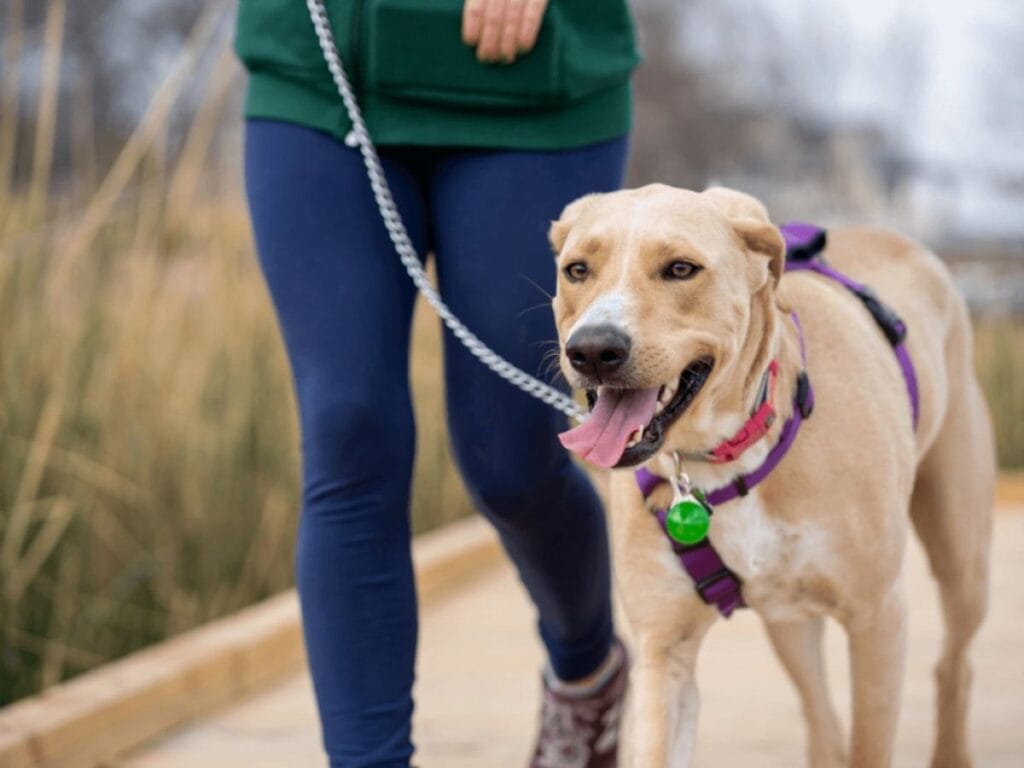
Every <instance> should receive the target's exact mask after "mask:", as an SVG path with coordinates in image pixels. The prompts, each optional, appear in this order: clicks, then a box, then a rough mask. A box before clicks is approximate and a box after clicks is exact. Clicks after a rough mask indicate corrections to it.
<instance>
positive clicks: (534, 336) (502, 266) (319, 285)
mask: <svg viewBox="0 0 1024 768" xmlns="http://www.w3.org/2000/svg"><path fill="white" fill-rule="evenodd" d="M626 143H627V142H626V139H625V138H621V139H617V140H614V141H610V142H605V143H601V144H596V145H592V146H588V147H584V148H581V149H574V150H564V151H549V152H532V151H531V152H524V151H492V150H453V149H445V150H438V149H427V148H413V147H404V148H387V149H384V150H383V152H382V154H383V158H384V166H385V169H386V173H387V176H388V180H389V182H390V184H391V188H392V190H393V192H394V195H395V199H396V201H397V203H398V207H399V210H400V212H401V214H402V217H403V219H404V220H405V223H406V226H407V227H408V229H409V233H410V236H411V237H412V240H413V243H414V245H415V246H416V248H417V250H418V251H419V252H420V253H421V254H425V253H427V252H431V253H433V254H435V257H436V259H437V273H438V280H439V283H440V287H441V292H442V294H443V295H444V297H445V298H446V300H447V301H448V303H449V305H450V306H451V307H452V309H454V311H455V312H456V314H457V315H458V316H459V317H460V318H462V320H463V321H465V322H466V323H467V324H468V325H469V327H470V328H472V329H473V331H474V332H476V333H477V334H478V335H479V336H480V337H481V338H482V339H483V340H484V341H485V342H487V343H488V344H489V345H491V347H492V348H493V349H495V350H496V351H497V352H498V353H499V354H501V355H503V356H505V357H506V358H507V359H509V360H511V361H512V362H513V363H515V364H516V365H518V366H519V367H521V368H523V369H524V370H526V371H528V372H531V373H539V372H540V371H541V369H542V368H543V362H544V361H543V356H544V353H545V351H547V350H550V349H551V342H552V341H553V340H554V339H555V329H554V323H553V320H552V315H551V310H550V307H548V306H547V300H546V298H545V296H544V294H543V293H541V290H543V291H545V292H548V293H553V291H554V281H555V267H554V261H553V258H552V255H551V251H550V248H549V246H548V243H547V236H546V235H547V228H548V225H549V223H550V222H551V220H552V219H555V218H557V217H558V215H559V213H560V212H561V210H562V208H563V206H565V204H566V203H568V202H570V201H571V200H573V199H575V198H576V197H579V196H580V195H583V194H585V193H588V192H595V191H607V190H612V189H616V188H618V186H619V185H620V183H621V180H622V173H623V166H624V161H625V155H626ZM245 167H246V186H247V191H248V196H249V205H250V210H251V214H252V221H253V228H254V230H255V234H256V243H257V247H258V250H259V256H260V261H261V264H262V267H263V271H264V274H265V276H266V280H267V283H268V285H269V287H270V292H271V295H272V297H273V301H274V305H275V307H276V310H277V315H278V319H279V321H280V326H281V329H282V333H283V336H284V341H285V346H286V347H287V350H288V355H289V359H290V361H291V366H292V373H293V376H294V383H295V389H296V393H297V396H298V403H299V412H300V423H301V433H302V453H303V493H302V517H301V523H300V527H299V539H298V550H297V555H296V558H297V581H298V589H299V596H300V599H301V604H302V617H303V623H304V627H305V638H306V647H307V652H308V655H309V663H310V667H311V669H312V674H313V682H314V687H315V689H316V695H317V703H318V706H319V711H320V718H321V724H322V728H323V737H324V744H325V747H326V750H327V753H328V755H329V757H330V761H331V766H333V767H334V768H341V767H342V766H344V768H366V767H368V766H388V767H390V766H402V767H403V768H404V767H405V766H408V765H409V759H410V756H411V754H412V743H411V739H410V718H411V715H412V708H413V703H412V695H411V689H412V682H413V667H414V661H415V652H416V633H417V624H416V593H415V589H414V584H413V571H412V564H411V560H410V531H409V485H410V478H411V474H412V463H413V453H414V444H415V435H414V429H415V425H414V422H413V412H412V405H411V400H410V393H409V381H408V379H409V376H408V357H409V332H410V328H409V326H410V318H411V313H412V306H413V299H414V298H415V293H414V288H413V286H412V283H411V282H410V281H409V278H408V277H407V276H406V274H405V272H404V271H403V269H402V266H401V264H400V263H399V261H398V257H397V255H396V254H395V252H394V249H393V248H392V246H391V243H390V241H389V240H388V237H387V234H386V232H385V230H384V226H383V224H382V222H381V219H380V216H379V214H378V212H377V207H376V205H375V203H374V201H373V198H372V196H371V193H370V190H369V186H368V183H367V180H366V175H365V173H364V171H363V165H362V160H361V158H360V156H359V153H358V152H357V151H356V150H354V149H351V148H349V147H346V146H345V145H344V144H342V143H340V142H338V141H336V140H334V139H332V138H331V137H329V136H327V135H325V134H322V133H319V132H317V131H314V130H310V129H307V128H304V127H301V126H297V125H291V124H288V123H282V122H275V121H268V120H250V121H249V122H248V123H247V125H246V147H245ZM538 288H539V289H541V290H538ZM538 305H540V306H538ZM444 343H445V349H444V360H445V363H444V364H445V383H446V388H447V404H448V427H449V431H450V435H451V440H452V445H453V449H454V454H455V457H456V460H457V462H458V466H459V469H460V470H461V472H462V475H463V477H464V478H465V481H466V485H467V486H468V488H469V490H470V493H471V495H472V497H473V500H474V502H475V503H476V505H477V506H478V508H479V509H480V511H481V512H483V514H484V515H486V516H487V518H488V519H489V520H490V521H491V522H492V523H493V524H494V526H495V527H496V529H497V531H498V533H499V534H500V537H501V540H502V542H503V544H504V546H505V548H506V550H507V551H508V553H509V555H510V556H511V558H512V559H513V561H514V562H515V564H516V567H517V568H518V571H519V575H520V577H521V578H522V581H523V583H524V584H525V585H526V588H527V590H528V592H529V594H530V596H531V597H532V599H533V601H534V603H535V604H536V606H537V610H538V613H539V626H540V633H541V637H542V639H543V642H544V645H545V647H546V648H547V651H548V654H549V657H550V660H551V664H552V666H553V668H554V670H555V672H556V673H557V674H558V675H559V677H561V678H562V679H566V680H572V679H576V678H580V677H583V676H586V675H587V674H589V673H590V672H591V671H593V670H594V669H596V668H597V666H599V664H600V663H601V661H602V660H603V659H604V658H605V656H606V654H607V653H608V650H609V646H610V643H611V640H612V619H611V607H610V600H609V572H608V571H609V569H608V545H607V537H606V533H605V526H604V518H603V514H602V510H601V505H600V502H599V500H598V498H597V496H596V495H595V493H594V490H593V488H592V487H591V485H590V483H589V482H588V480H587V478H586V476H585V475H584V474H583V473H582V472H581V471H580V470H579V469H578V468H576V467H575V466H574V465H573V464H572V463H571V462H570V460H569V457H568V455H567V454H566V453H565V451H564V450H563V449H562V448H561V446H560V445H559V444H558V441H557V440H556V439H555V435H556V433H557V432H559V431H561V430H562V429H564V428H565V419H564V417H562V416H560V415H559V414H558V413H556V412H555V411H554V410H553V409H551V408H550V407H549V406H546V405H544V404H542V403H540V402H539V401H537V400H534V399H532V398H531V397H529V396H528V395H525V394H523V393H522V392H520V391H518V390H517V389H515V388H513V387H512V386H511V385H509V384H507V383H506V382H504V381H502V380H501V379H499V378H498V377H497V376H496V375H495V374H493V373H491V372H490V371H489V370H487V369H486V368H485V367H484V366H483V365H482V364H480V363H479V362H478V361H476V360H475V359H473V358H472V357H471V356H470V355H469V354H468V353H467V352H466V351H465V349H463V347H462V346H461V345H460V344H459V342H458V341H457V340H455V339H454V338H453V337H452V336H451V335H450V334H448V333H447V332H446V334H445V338H444Z"/></svg>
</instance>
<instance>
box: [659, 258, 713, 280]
mask: <svg viewBox="0 0 1024 768" xmlns="http://www.w3.org/2000/svg"><path fill="white" fill-rule="evenodd" d="M702 269H703V267H701V266H699V265H698V264H694V263H693V262H692V261H673V262H672V263H671V264H669V265H668V266H666V267H665V269H664V271H663V272H662V273H661V274H662V277H664V278H665V279H666V280H689V279H690V278H691V277H694V276H696V274H697V273H698V272H700V271H701V270H702Z"/></svg>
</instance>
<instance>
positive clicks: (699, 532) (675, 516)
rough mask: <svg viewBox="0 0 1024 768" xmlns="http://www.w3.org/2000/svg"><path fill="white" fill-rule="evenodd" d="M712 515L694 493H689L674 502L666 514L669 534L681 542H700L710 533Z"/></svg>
mask: <svg viewBox="0 0 1024 768" xmlns="http://www.w3.org/2000/svg"><path fill="white" fill-rule="evenodd" d="M710 527H711V516H710V515H709V514H708V510H707V507H705V506H704V505H703V504H701V503H700V501H699V500H698V499H697V498H695V497H694V496H693V495H692V494H687V495H686V496H684V497H683V498H682V499H680V500H679V501H677V502H676V503H675V504H673V505H672V506H671V507H670V508H669V510H668V514H667V515H666V516H665V529H666V530H667V531H668V535H669V536H671V537H672V538H673V539H674V540H675V541H678V542H679V543H680V544H686V545H691V544H700V542H702V541H704V538H705V537H706V536H707V535H708V528H710Z"/></svg>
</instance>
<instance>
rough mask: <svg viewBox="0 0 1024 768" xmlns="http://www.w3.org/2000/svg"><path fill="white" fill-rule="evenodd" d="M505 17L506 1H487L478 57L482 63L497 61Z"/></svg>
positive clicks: (477, 49) (477, 50)
mask: <svg viewBox="0 0 1024 768" xmlns="http://www.w3.org/2000/svg"><path fill="white" fill-rule="evenodd" d="M504 16H505V0H487V6H486V8H485V9H484V22H483V29H482V30H481V32H480V44H479V45H478V46H477V48H476V57H477V58H478V59H480V60H481V61H497V60H498V46H499V44H500V43H501V25H502V19H503V18H504Z"/></svg>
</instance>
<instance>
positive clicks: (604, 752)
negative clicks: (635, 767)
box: [530, 641, 629, 768]
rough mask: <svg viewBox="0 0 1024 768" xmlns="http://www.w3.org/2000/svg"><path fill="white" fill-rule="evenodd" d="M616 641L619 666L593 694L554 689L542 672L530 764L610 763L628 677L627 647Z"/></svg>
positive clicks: (583, 767) (538, 767)
mask: <svg viewBox="0 0 1024 768" xmlns="http://www.w3.org/2000/svg"><path fill="white" fill-rule="evenodd" d="M616 646H617V649H618V653H619V658H620V663H619V667H618V669H616V670H615V672H614V673H613V674H612V675H611V677H609V678H608V680H607V681H605V682H604V683H603V684H602V685H601V687H600V688H598V689H597V690H596V691H594V692H593V693H590V694H587V695H583V696H572V695H569V694H564V693H559V692H558V691H556V690H553V689H552V688H551V686H550V685H549V684H548V678H547V675H545V676H544V699H543V703H542V705H541V711H540V735H539V736H538V737H537V746H536V747H535V748H534V751H533V759H532V760H531V761H530V768H615V766H616V764H617V761H618V752H619V721H620V719H621V715H622V704H623V700H624V699H625V695H626V679H627V677H628V676H629V658H628V657H627V655H626V649H625V648H624V647H623V645H622V643H620V642H618V641H616Z"/></svg>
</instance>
